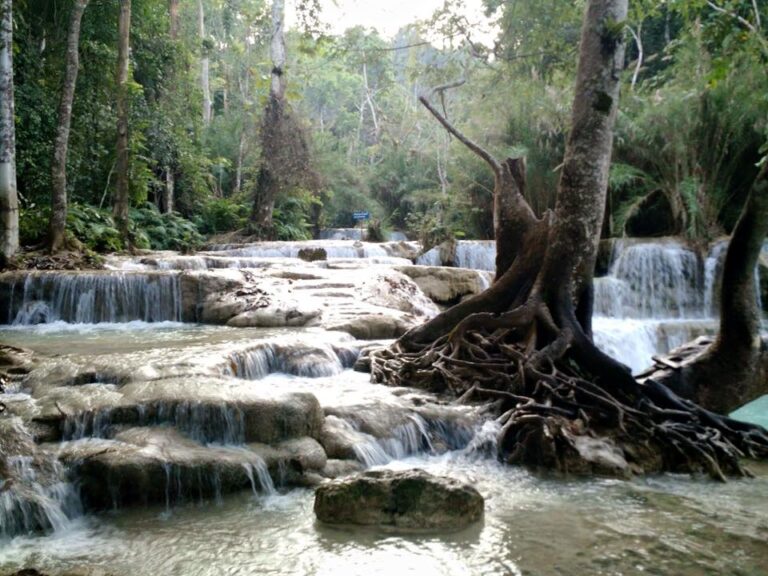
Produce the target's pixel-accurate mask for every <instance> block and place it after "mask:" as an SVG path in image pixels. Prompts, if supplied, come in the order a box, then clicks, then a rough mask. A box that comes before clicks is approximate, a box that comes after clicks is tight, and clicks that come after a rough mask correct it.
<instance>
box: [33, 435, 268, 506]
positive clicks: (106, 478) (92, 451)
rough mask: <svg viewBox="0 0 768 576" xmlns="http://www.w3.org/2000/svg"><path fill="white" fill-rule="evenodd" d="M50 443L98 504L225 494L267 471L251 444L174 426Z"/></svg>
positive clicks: (175, 500) (86, 496)
mask: <svg viewBox="0 0 768 576" xmlns="http://www.w3.org/2000/svg"><path fill="white" fill-rule="evenodd" d="M47 448H49V449H50V450H52V451H55V453H56V454H57V455H58V457H59V458H60V459H61V460H62V462H64V463H65V464H67V465H69V466H70V467H72V468H73V469H74V470H75V472H76V474H77V477H78V479H79V481H80V484H81V487H82V495H83V498H84V499H85V504H86V505H87V506H88V507H89V508H94V509H104V508H110V507H119V506H130V505H136V504H139V505H147V504H150V503H162V502H166V503H168V504H171V503H179V502H184V501H198V500H200V499H205V498H212V497H219V496H220V495H221V494H223V493H227V492H233V491H237V490H243V489H247V488H249V487H251V486H252V479H254V478H255V477H256V476H257V474H256V475H255V474H254V472H255V471H257V470H264V471H266V463H265V461H264V459H263V458H262V457H261V455H260V454H258V453H257V452H255V451H253V450H251V449H248V448H244V447H243V448H236V447H225V446H210V447H209V446H203V445H201V444H198V443H197V442H194V441H193V440H190V439H189V438H186V437H185V436H183V435H182V434H180V433H179V432H178V431H176V430H173V429H170V428H131V429H128V430H125V431H123V432H121V433H120V434H118V435H116V436H115V438H114V439H111V440H105V439H94V438H90V439H85V440H79V441H76V442H68V443H66V444H63V445H60V446H56V445H53V446H48V447H47ZM253 481H254V482H255V480H253ZM270 485H271V480H270ZM263 488H264V487H263V486H261V489H263Z"/></svg>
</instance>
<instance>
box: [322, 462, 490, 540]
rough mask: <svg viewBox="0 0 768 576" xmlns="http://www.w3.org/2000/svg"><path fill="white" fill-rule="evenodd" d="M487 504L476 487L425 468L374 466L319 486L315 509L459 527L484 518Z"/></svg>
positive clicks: (340, 517) (354, 520)
mask: <svg viewBox="0 0 768 576" xmlns="http://www.w3.org/2000/svg"><path fill="white" fill-rule="evenodd" d="M483 508H484V500H483V497H482V496H481V495H480V493H479V492H478V491H477V490H476V489H475V488H474V487H472V486H470V485H468V484H464V483H462V482H459V481H458V480H455V479H453V478H445V477H439V476H433V475H431V474H428V473H427V472H424V471H423V470H406V471H391V470H375V471H368V472H364V473H362V474H358V475H356V476H353V477H351V478H345V479H341V480H336V481H333V482H329V483H327V484H324V485H322V486H320V487H319V488H318V489H317V491H316V492H315V514H316V515H317V518H318V519H319V520H320V521H322V522H325V523H327V524H358V525H369V526H395V527H397V528H406V529H426V530H456V529H460V528H464V527H465V526H468V525H469V524H472V523H473V522H476V521H478V520H479V519H480V518H481V517H482V515H483Z"/></svg>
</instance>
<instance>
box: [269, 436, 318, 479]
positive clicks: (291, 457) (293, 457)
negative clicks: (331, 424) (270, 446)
mask: <svg viewBox="0 0 768 576" xmlns="http://www.w3.org/2000/svg"><path fill="white" fill-rule="evenodd" d="M276 448H277V449H278V450H279V451H281V452H283V453H284V454H285V455H286V456H285V457H286V459H287V460H288V462H289V464H290V465H291V466H292V467H293V468H294V469H296V470H298V471H300V472H308V471H313V470H314V471H320V470H323V469H324V468H325V465H326V464H327V462H328V457H327V456H326V454H325V450H323V447H322V446H321V445H320V443H319V442H318V441H317V440H315V439H314V438H296V439H294V440H288V441H286V442H281V443H280V444H278V445H277V446H276Z"/></svg>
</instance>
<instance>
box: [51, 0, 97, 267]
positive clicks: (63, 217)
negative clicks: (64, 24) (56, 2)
mask: <svg viewBox="0 0 768 576" xmlns="http://www.w3.org/2000/svg"><path fill="white" fill-rule="evenodd" d="M86 6H88V0H76V2H75V3H74V5H73V6H72V14H71V15H70V19H69V32H68V34H67V64H66V70H65V72H64V86H63V88H62V90H61V102H60V103H59V123H58V126H57V127H56V138H55V140H54V143H53V164H52V167H51V172H52V174H51V176H52V178H51V180H52V184H53V189H52V195H51V224H50V238H49V241H50V249H51V252H58V251H59V250H61V249H62V248H64V247H65V244H66V236H65V234H66V228H67V151H68V150H69V128H70V125H71V124H72V103H73V101H74V99H75V86H76V85H77V73H78V68H79V65H80V55H79V45H80V22H81V20H82V19H83V12H85V8H86Z"/></svg>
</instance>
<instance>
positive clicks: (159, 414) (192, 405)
mask: <svg viewBox="0 0 768 576" xmlns="http://www.w3.org/2000/svg"><path fill="white" fill-rule="evenodd" d="M104 420H107V418H106V417H105V418H104ZM139 425H140V426H157V425H171V426H173V427H174V428H177V429H179V430H181V431H183V432H184V433H185V434H186V435H187V436H189V437H190V438H192V439H193V440H195V441H197V442H200V443H201V444H208V443H217V444H227V445H242V444H245V415H244V414H243V411H242V410H241V409H240V408H239V407H238V406H236V405H233V404H226V403H223V402H222V403H219V404H208V403H202V402H192V401H187V400H174V401H167V402H155V403H152V404H144V405H141V406H140V408H139ZM108 428H109V425H107V426H106V427H105V428H104V429H105V430H108ZM94 431H95V430H94Z"/></svg>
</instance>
